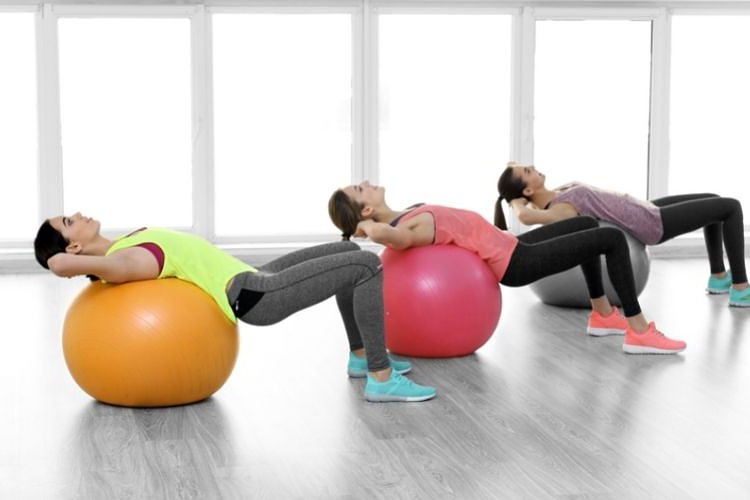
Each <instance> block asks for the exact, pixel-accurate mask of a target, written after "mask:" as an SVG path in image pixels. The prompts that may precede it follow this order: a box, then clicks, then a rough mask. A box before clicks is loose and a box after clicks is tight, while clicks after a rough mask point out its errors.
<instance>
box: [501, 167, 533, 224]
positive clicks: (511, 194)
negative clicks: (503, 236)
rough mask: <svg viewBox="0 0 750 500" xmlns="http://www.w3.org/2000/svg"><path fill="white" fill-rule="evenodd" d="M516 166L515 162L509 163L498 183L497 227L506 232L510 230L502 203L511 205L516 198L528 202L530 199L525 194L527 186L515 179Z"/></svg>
mask: <svg viewBox="0 0 750 500" xmlns="http://www.w3.org/2000/svg"><path fill="white" fill-rule="evenodd" d="M514 165H516V164H515V162H512V161H511V162H508V166H507V167H505V170H503V173H502V174H500V178H499V179H498V181H497V192H498V194H499V196H498V198H497V201H496V202H495V225H496V226H497V227H499V228H500V229H502V230H504V231H507V230H508V224H507V222H505V214H504V213H503V206H502V201H503V200H505V201H507V202H508V204H510V201H511V200H515V199H516V198H526V199H527V200H528V197H527V196H525V195H524V194H523V190H524V189H526V184H525V183H524V182H523V181H522V180H521V179H519V178H515V177H513V166H514Z"/></svg>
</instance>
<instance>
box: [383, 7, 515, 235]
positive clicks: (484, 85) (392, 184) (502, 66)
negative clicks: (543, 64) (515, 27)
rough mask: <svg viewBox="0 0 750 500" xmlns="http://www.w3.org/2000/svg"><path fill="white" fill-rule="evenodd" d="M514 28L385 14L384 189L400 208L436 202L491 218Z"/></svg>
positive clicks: (505, 142) (499, 19)
mask: <svg viewBox="0 0 750 500" xmlns="http://www.w3.org/2000/svg"><path fill="white" fill-rule="evenodd" d="M510 21H511V18H510V16H506V15H454V14H435V15H413V14H388V15H381V16H379V19H378V25H379V58H378V59H379V69H378V70H379V120H380V123H379V151H378V152H379V155H378V156H379V158H378V160H379V167H380V179H379V182H380V184H382V185H384V186H385V187H386V188H387V189H388V191H387V192H388V201H389V203H390V204H391V206H392V207H393V208H394V209H399V208H403V207H405V206H406V205H409V204H412V203H415V202H431V203H438V204H446V205H453V206H459V207H464V208H469V209H472V210H475V211H477V212H479V213H481V214H483V215H484V216H485V217H487V218H488V219H490V220H492V216H493V209H494V200H495V199H496V198H497V190H496V186H497V178H498V176H499V174H500V172H501V171H502V169H503V168H504V167H505V163H506V162H507V161H508V154H509V142H510V141H509V135H510V133H509V123H510V67H511V65H510V43H511V34H510V29H511V22H510Z"/></svg>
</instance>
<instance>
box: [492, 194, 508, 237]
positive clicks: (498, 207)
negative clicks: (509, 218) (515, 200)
mask: <svg viewBox="0 0 750 500" xmlns="http://www.w3.org/2000/svg"><path fill="white" fill-rule="evenodd" d="M495 225H496V226H497V227H499V228H500V229H502V230H503V231H507V230H508V224H507V223H506V222H505V214H504V213H503V198H502V197H501V196H498V197H497V201H496V202H495Z"/></svg>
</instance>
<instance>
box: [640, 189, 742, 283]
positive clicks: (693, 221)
mask: <svg viewBox="0 0 750 500" xmlns="http://www.w3.org/2000/svg"><path fill="white" fill-rule="evenodd" d="M651 202H652V203H653V204H654V205H656V206H657V207H659V209H660V212H661V221H662V225H663V226H664V235H663V236H662V238H661V240H660V241H659V243H663V242H665V241H667V240H669V239H672V238H674V237H675V236H679V235H681V234H685V233H689V232H691V231H695V230H696V229H700V228H703V238H704V240H705V241H706V251H707V252H708V261H709V264H710V266H711V273H712V274H716V273H721V272H724V271H725V270H726V269H725V268H724V253H723V252H722V248H721V245H722V243H723V244H724V247H726V250H727V258H728V259H729V268H730V269H731V270H732V282H733V283H744V282H745V281H747V273H746V270H745V227H744V222H743V216H742V205H740V202H739V201H737V200H735V199H734V198H721V197H719V196H718V195H715V194H711V193H699V194H683V195H677V196H667V197H664V198H658V199H656V200H651Z"/></svg>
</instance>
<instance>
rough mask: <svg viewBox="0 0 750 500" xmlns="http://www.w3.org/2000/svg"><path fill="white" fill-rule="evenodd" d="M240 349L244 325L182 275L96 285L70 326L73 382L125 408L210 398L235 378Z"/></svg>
mask: <svg viewBox="0 0 750 500" xmlns="http://www.w3.org/2000/svg"><path fill="white" fill-rule="evenodd" d="M238 349H239V337H238V335H237V325H236V324H235V323H232V322H231V321H230V320H229V319H228V318H227V317H226V315H225V314H224V313H223V312H222V311H221V309H220V308H219V306H218V305H217V304H216V302H214V300H213V299H212V298H211V297H210V296H209V295H208V294H206V293H205V292H204V291H203V290H201V289H200V288H198V287H197V286H195V285H193V284H192V283H188V282H186V281H183V280H179V279H176V278H167V279H159V280H146V281H133V282H129V283H123V284H119V285H113V284H106V283H101V282H95V283H92V284H91V285H89V286H88V287H87V288H86V289H84V290H83V291H82V292H81V293H80V294H79V295H78V297H76V299H75V300H74V301H73V303H72V304H71V306H70V308H69V309H68V313H67V315H66V316H65V325H64V327H63V352H64V355H65V362H66V363H67V365H68V369H69V370H70V373H71V375H72V376H73V379H75V381H76V383H78V385H79V386H80V387H81V389H83V390H84V391H86V392H87V393H88V394H89V395H90V396H92V397H93V398H95V399H97V400H99V401H102V402H104V403H109V404H113V405H119V406H136V407H144V406H173V405H182V404H187V403H193V402H195V401H200V400H202V399H206V398H207V397H209V396H211V395H212V394H213V393H214V392H216V391H217V390H219V388H220V387H221V386H222V385H224V382H226V380H227V378H229V375H230V373H231V372H232V368H234V363H235V361H236V360H237V352H238Z"/></svg>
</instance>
